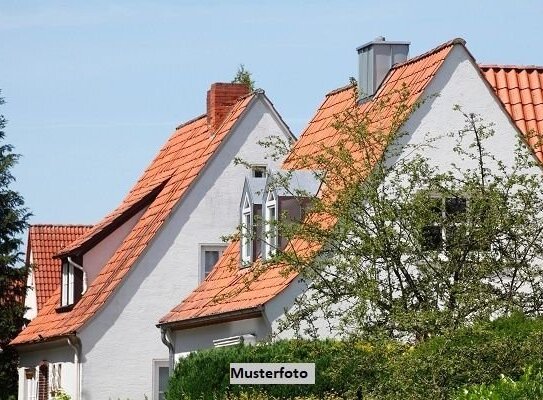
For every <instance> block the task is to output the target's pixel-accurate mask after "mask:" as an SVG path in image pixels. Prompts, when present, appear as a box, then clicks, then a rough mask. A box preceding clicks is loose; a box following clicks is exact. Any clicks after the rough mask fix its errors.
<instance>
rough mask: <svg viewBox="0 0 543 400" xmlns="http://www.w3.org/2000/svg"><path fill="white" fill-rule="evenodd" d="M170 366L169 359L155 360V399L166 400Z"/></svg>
mask: <svg viewBox="0 0 543 400" xmlns="http://www.w3.org/2000/svg"><path fill="white" fill-rule="evenodd" d="M169 379H170V368H169V366H168V361H167V360H153V399H154V400H165V399H166V390H167V389H168V380H169Z"/></svg>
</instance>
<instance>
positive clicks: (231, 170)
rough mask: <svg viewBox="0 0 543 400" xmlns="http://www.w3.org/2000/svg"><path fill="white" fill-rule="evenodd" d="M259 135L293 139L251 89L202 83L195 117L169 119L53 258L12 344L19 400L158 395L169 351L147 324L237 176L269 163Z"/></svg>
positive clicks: (213, 230)
mask: <svg viewBox="0 0 543 400" xmlns="http://www.w3.org/2000/svg"><path fill="white" fill-rule="evenodd" d="M270 136H278V137H280V138H282V139H285V140H292V138H293V137H292V134H291V133H290V131H289V129H288V127H287V126H286V124H285V123H284V122H283V120H282V119H281V117H280V116H279V114H278V113H277V111H276V110H275V108H274V107H273V105H272V103H271V102H270V100H269V99H268V98H267V97H266V95H265V93H264V92H263V91H262V90H256V91H254V92H252V93H249V90H248V88H247V87H246V86H244V85H241V84H230V83H215V84H213V85H211V88H210V90H209V91H208V93H207V110H206V113H205V114H204V115H201V116H199V117H196V118H194V119H192V120H190V121H188V122H185V123H184V124H182V125H180V126H178V127H177V128H176V129H175V131H174V132H173V134H172V136H171V137H170V138H169V140H168V141H167V142H166V144H165V145H164V146H163V147H162V149H161V150H160V151H159V153H158V155H157V156H156V158H155V159H154V160H153V161H152V162H151V164H150V165H149V166H148V167H147V169H146V170H145V171H144V173H143V175H142V176H141V178H140V179H139V180H138V181H137V182H136V184H135V185H134V187H133V188H132V189H131V190H130V191H129V193H128V194H127V195H126V197H125V198H124V200H123V201H122V202H121V204H120V205H119V206H118V207H117V208H116V209H115V210H114V211H113V212H111V213H110V214H108V215H107V216H105V217H104V218H103V219H102V220H101V221H99V222H98V223H97V224H95V225H94V226H93V227H92V228H91V229H89V230H88V231H86V232H85V233H84V234H83V235H82V236H80V237H79V238H77V239H76V240H75V241H73V242H71V243H70V244H68V245H67V246H66V247H64V248H63V249H62V250H60V251H59V252H58V253H57V254H56V255H55V258H56V259H58V260H60V263H61V265H62V267H61V269H62V279H61V282H60V285H59V286H58V287H57V289H56V291H55V293H54V294H53V296H52V297H51V298H50V299H49V300H48V301H47V302H46V303H45V304H44V305H43V307H41V309H40V310H39V312H38V315H37V316H36V317H35V318H34V319H33V320H32V322H31V323H30V324H29V325H28V326H27V327H26V328H25V329H24V330H23V331H22V332H21V333H20V334H19V336H18V337H17V338H16V339H15V340H13V341H12V344H13V345H14V346H16V348H17V350H18V352H19V354H20V390H19V399H30V398H33V397H32V395H33V392H32V391H29V389H28V387H29V386H32V385H35V386H34V388H35V389H36V393H37V400H44V399H48V398H50V397H51V391H52V390H56V389H58V388H62V389H63V390H64V391H66V392H67V393H68V394H69V395H70V396H71V398H72V399H74V400H78V399H85V400H103V399H108V398H111V399H117V398H123V399H124V398H132V399H136V398H143V397H144V396H147V397H148V398H149V399H160V398H163V397H162V396H163V391H164V382H165V379H166V378H167V376H168V373H169V369H168V357H169V352H168V349H167V348H166V347H165V346H164V345H163V344H162V341H161V335H160V332H159V331H157V329H156V328H155V324H156V321H157V320H158V319H159V318H160V316H162V315H163V314H165V313H166V312H167V311H168V310H169V309H171V308H172V307H173V306H174V305H175V304H176V303H177V301H178V297H179V294H180V293H182V294H185V295H187V294H189V293H190V291H191V290H192V289H194V288H195V287H196V286H197V285H198V283H199V282H200V281H201V280H203V279H204V277H205V276H206V274H208V273H209V272H210V270H211V269H212V268H213V264H214V263H215V262H216V260H217V259H218V258H219V256H220V254H221V253H222V252H223V250H224V247H225V246H224V244H223V242H222V241H221V236H222V235H223V234H224V233H225V232H231V231H233V230H234V228H235V227H236V226H237V225H238V218H239V217H238V208H239V193H240V192H241V190H242V188H243V184H244V178H245V176H246V175H247V174H251V175H252V176H260V175H261V174H262V173H263V171H265V170H266V169H268V168H270V167H274V166H276V162H275V161H273V160H269V159H267V158H266V157H265V152H264V150H263V149H262V147H261V146H260V145H259V144H258V142H259V141H261V140H264V139H266V138H268V137H270ZM237 157H239V158H242V159H244V160H246V161H247V162H249V163H250V165H251V169H250V170H248V169H247V168H246V166H244V165H239V164H237V163H235V162H234V160H235V159H236V158H237ZM162 339H163V340H166V338H162ZM32 371H37V373H36V374H34V375H32V374H31V372H32Z"/></svg>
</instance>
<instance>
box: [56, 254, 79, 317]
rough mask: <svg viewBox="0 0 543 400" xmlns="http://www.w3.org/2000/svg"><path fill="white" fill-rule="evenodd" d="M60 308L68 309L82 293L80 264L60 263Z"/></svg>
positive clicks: (73, 262)
mask: <svg viewBox="0 0 543 400" xmlns="http://www.w3.org/2000/svg"><path fill="white" fill-rule="evenodd" d="M61 292H62V295H61V297H60V306H61V307H68V306H70V305H73V304H75V303H76V302H77V301H78V300H79V299H80V298H81V294H82V292H83V270H82V267H81V264H80V263H77V262H75V261H72V262H69V261H68V259H64V260H63V261H62V277H61Z"/></svg>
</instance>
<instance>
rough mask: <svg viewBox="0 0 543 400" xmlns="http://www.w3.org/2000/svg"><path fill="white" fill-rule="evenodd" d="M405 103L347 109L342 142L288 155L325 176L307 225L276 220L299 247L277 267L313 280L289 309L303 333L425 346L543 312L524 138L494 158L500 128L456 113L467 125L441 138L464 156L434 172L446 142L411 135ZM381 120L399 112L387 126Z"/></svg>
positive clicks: (537, 207)
mask: <svg viewBox="0 0 543 400" xmlns="http://www.w3.org/2000/svg"><path fill="white" fill-rule="evenodd" d="M354 91H355V93H353V96H355V97H354V98H355V99H356V90H354ZM397 98H400V101H396V100H395V99H397ZM407 99H409V94H408V92H407V90H406V89H405V88H402V89H401V90H399V91H398V92H396V93H394V94H392V95H391V96H390V97H388V98H386V99H383V100H382V101H380V103H379V104H378V105H376V107H375V108H374V109H373V110H372V111H371V113H367V114H361V113H360V112H358V109H357V108H354V107H353V108H351V109H348V110H347V111H345V112H343V113H341V114H339V115H337V116H336V121H335V124H334V128H335V130H336V134H335V144H334V145H333V146H328V147H327V146H326V144H325V145H322V146H321V147H320V148H318V150H317V151H315V152H314V153H312V154H310V155H307V154H303V155H297V154H295V152H296V148H295V149H294V150H293V151H294V154H291V155H290V156H289V157H290V158H291V159H297V164H298V166H305V167H309V168H311V169H313V170H315V171H319V172H316V173H315V176H316V177H317V178H318V179H320V180H321V187H322V188H324V189H322V190H321V192H320V195H319V196H317V197H316V198H314V199H313V201H312V204H311V208H310V209H309V210H308V212H307V214H306V217H305V218H304V220H303V222H302V223H298V224H293V223H292V221H288V220H286V219H283V220H281V219H280V220H279V222H277V223H276V224H277V228H278V230H279V232H280V234H281V235H282V236H283V237H284V238H287V240H288V242H289V243H290V245H287V247H286V248H285V249H277V251H276V253H275V256H274V257H273V258H272V259H271V260H270V261H268V263H273V264H281V265H284V266H285V267H284V268H285V273H286V272H288V271H291V270H295V271H296V272H298V273H300V274H301V275H302V276H303V277H304V278H305V279H307V280H308V281H309V282H310V283H311V284H310V290H308V291H307V292H306V293H305V294H304V295H303V296H301V297H299V298H298V300H297V303H296V306H295V307H294V309H293V310H292V311H291V312H289V313H287V317H286V323H285V325H286V326H288V327H291V328H292V327H294V328H296V330H297V331H298V332H299V333H305V334H315V333H316V332H317V331H316V328H315V326H314V323H313V322H314V321H315V320H316V319H317V318H320V319H324V320H326V321H328V322H329V324H330V326H334V327H335V329H337V330H338V331H339V332H340V333H343V334H348V335H356V336H363V337H365V338H368V337H369V338H375V337H393V338H401V339H403V340H411V341H418V340H424V339H425V338H427V337H430V336H432V335H436V334H440V333H443V332H445V331H448V330H454V329H457V328H459V327H461V326H463V325H465V324H468V323H471V322H473V321H476V320H485V319H489V318H491V317H494V316H496V315H503V314H508V313H510V312H512V311H516V310H521V311H523V312H525V313H528V314H532V315H533V314H541V312H542V311H543V282H542V276H543V213H542V211H541V210H542V205H543V191H542V190H541V188H542V187H543V174H542V173H541V169H540V166H538V164H537V162H536V160H535V158H534V157H533V156H532V154H531V152H530V150H529V149H528V146H527V145H525V143H524V142H523V141H522V140H520V138H519V140H518V144H517V147H516V149H514V150H511V154H512V157H510V158H509V159H505V160H502V159H499V158H498V157H497V156H496V155H495V154H493V153H492V151H491V150H490V149H491V146H490V145H489V144H490V143H491V141H492V139H493V137H494V136H495V132H494V130H493V125H492V124H491V123H487V122H485V121H484V120H483V119H482V118H481V117H480V116H478V115H475V114H471V113H467V112H464V111H463V110H461V109H460V108H459V107H456V110H457V112H460V113H462V114H463V116H464V119H465V127H464V128H463V129H461V130H460V131H459V132H453V133H450V134H443V135H442V136H446V135H448V136H449V137H450V139H451V140H453V141H454V148H453V149H452V151H453V153H454V154H455V158H456V159H457V160H460V162H459V163H458V164H455V163H454V162H451V164H450V165H449V166H448V168H438V167H437V166H436V165H435V164H433V163H432V161H431V160H430V159H428V158H426V157H425V149H427V148H429V147H431V146H432V144H433V142H434V141H435V140H436V137H437V136H433V137H430V136H428V137H427V138H426V140H425V141H424V142H423V143H418V144H414V145H409V144H405V143H404V142H406V141H404V140H402V138H403V137H404V136H405V135H408V132H403V131H401V127H402V126H403V122H405V121H406V119H407V118H408V117H409V115H410V114H411V113H412V112H413V110H414V109H416V108H417V107H418V106H419V105H420V104H414V105H409V104H408V102H407ZM393 101H394V103H393ZM391 110H392V112H390V111H391ZM380 115H381V116H382V115H389V116H390V115H391V117H390V119H389V123H388V124H387V125H386V126H387V127H386V129H383V130H382V129H380V128H379V126H380V125H379V124H376V123H375V121H376V120H379V118H380V117H379V116H380ZM376 116H377V118H376ZM434 134H435V133H434ZM267 145H268V146H270V143H268V144H267ZM271 147H273V148H275V149H279V150H281V149H283V148H284V146H278V145H271ZM283 175H284V174H283ZM287 175H288V173H287ZM275 180H276V182H277V185H278V186H282V185H284V184H285V182H288V181H289V180H288V179H284V178H283V177H282V176H278V177H277V178H276V179H275ZM285 189H286V190H288V188H285ZM300 243H305V244H306V245H302V246H301V245H300ZM308 249H310V250H308ZM263 268H265V266H264V267H263ZM256 276H258V273H257V274H256Z"/></svg>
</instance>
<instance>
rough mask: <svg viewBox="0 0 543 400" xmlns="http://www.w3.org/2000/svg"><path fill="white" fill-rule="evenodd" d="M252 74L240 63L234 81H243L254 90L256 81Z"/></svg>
mask: <svg viewBox="0 0 543 400" xmlns="http://www.w3.org/2000/svg"><path fill="white" fill-rule="evenodd" d="M251 75H252V74H251V72H249V71H247V70H246V69H245V66H244V65H243V64H240V66H239V68H238V72H236V76H235V77H234V79H233V80H232V83H243V84H244V85H245V86H247V87H248V88H249V90H250V91H251V92H252V91H253V90H255V81H254V80H252V79H251Z"/></svg>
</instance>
